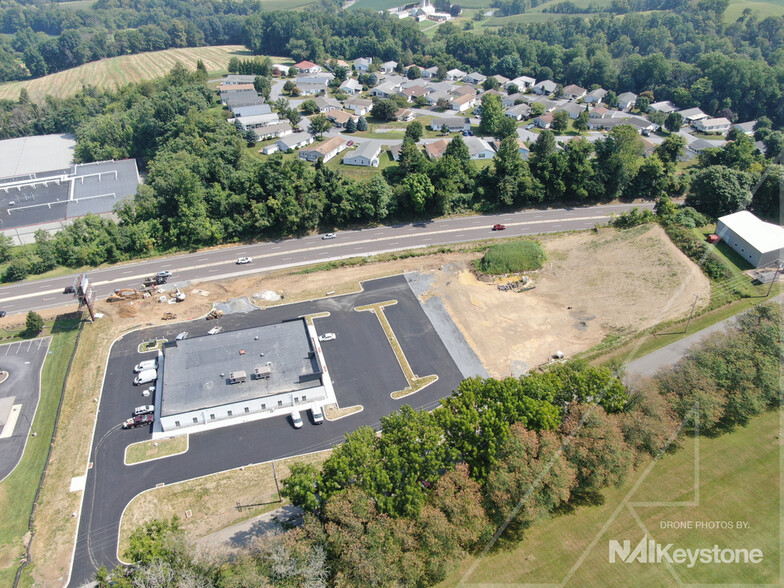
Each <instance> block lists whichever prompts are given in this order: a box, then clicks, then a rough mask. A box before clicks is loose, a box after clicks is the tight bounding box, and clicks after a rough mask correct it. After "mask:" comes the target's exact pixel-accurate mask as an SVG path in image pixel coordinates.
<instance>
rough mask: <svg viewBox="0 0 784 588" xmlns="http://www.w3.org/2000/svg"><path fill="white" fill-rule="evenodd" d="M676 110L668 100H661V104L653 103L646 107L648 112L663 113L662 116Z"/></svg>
mask: <svg viewBox="0 0 784 588" xmlns="http://www.w3.org/2000/svg"><path fill="white" fill-rule="evenodd" d="M676 110H678V107H677V106H675V104H673V103H672V102H670V101H669V100H662V101H661V102H654V103H653V104H651V105H650V106H648V112H663V113H664V114H670V113H671V112H675V111H676Z"/></svg>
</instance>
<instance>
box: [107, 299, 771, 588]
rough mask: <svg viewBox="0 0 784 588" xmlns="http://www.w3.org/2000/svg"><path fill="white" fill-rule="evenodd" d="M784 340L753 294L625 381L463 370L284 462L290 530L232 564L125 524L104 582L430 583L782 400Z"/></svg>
mask: <svg viewBox="0 0 784 588" xmlns="http://www.w3.org/2000/svg"><path fill="white" fill-rule="evenodd" d="M783 351H784V348H782V341H781V334H780V331H779V328H778V315H777V312H776V310H775V308H774V307H773V306H772V305H762V306H758V307H755V308H753V309H752V310H750V311H748V312H747V313H745V314H744V315H741V316H740V317H739V320H738V322H737V324H736V325H735V326H734V327H732V328H731V329H729V331H728V332H726V333H724V334H720V335H716V336H713V337H712V338H711V340H710V342H708V343H706V344H704V345H702V346H701V347H698V348H695V349H692V350H691V351H690V352H689V353H688V354H687V356H686V357H684V358H683V359H682V360H681V361H680V362H679V363H678V364H676V365H675V366H674V367H672V368H668V369H665V370H663V371H660V372H659V373H657V374H656V375H655V376H654V377H653V378H651V379H646V380H641V381H638V382H637V383H635V384H634V385H632V386H631V387H627V386H626V385H624V384H623V383H622V382H621V380H620V376H621V374H620V373H619V372H618V371H614V370H612V369H611V368H609V367H592V366H589V365H587V364H585V363H582V362H569V363H566V364H557V365H554V366H552V367H551V368H550V369H546V370H545V371H544V372H534V373H530V374H528V375H525V376H522V377H520V378H506V379H504V380H496V379H484V380H483V379H480V378H469V379H467V380H465V381H463V382H462V383H461V384H460V386H459V387H458V390H456V391H455V392H454V393H453V394H452V396H450V397H448V398H445V399H443V400H442V401H441V405H440V406H439V407H438V408H436V409H435V410H434V411H433V412H429V413H428V412H425V411H415V410H413V409H411V408H410V407H408V406H403V407H402V408H401V410H400V411H398V412H395V413H393V414H391V415H389V416H388V417H385V418H383V419H382V421H381V434H380V435H377V434H376V432H375V431H374V430H373V429H371V428H369V427H364V428H360V429H358V430H357V431H355V432H353V433H350V434H348V435H347V436H346V439H345V441H344V442H343V444H341V445H339V446H337V447H335V449H334V450H333V453H332V454H331V455H330V457H329V458H328V459H327V460H326V461H325V462H324V464H323V465H322V467H321V468H316V467H314V466H312V465H308V464H297V465H294V466H292V468H291V475H290V476H289V477H288V478H287V479H286V480H284V482H283V491H282V493H283V494H284V496H286V497H288V498H289V499H290V500H291V502H292V503H293V504H296V505H298V506H301V507H302V508H303V509H304V510H305V512H306V514H305V522H304V525H302V526H301V527H299V528H297V529H294V530H291V531H287V532H281V533H278V534H271V535H266V536H264V537H261V538H259V539H258V540H257V541H256V542H255V543H254V545H253V546H252V548H251V549H250V550H249V551H248V552H247V553H245V554H242V555H239V556H237V557H235V558H233V559H232V560H230V561H228V560H225V559H224V558H221V557H213V558H209V557H207V558H204V557H201V558H199V557H196V556H195V555H194V554H193V551H192V549H191V548H190V546H189V545H188V543H187V541H186V540H185V537H184V533H183V532H182V529H181V528H180V526H179V522H178V521H177V520H176V519H175V520H173V521H170V522H163V521H153V522H151V523H148V524H146V525H145V526H143V527H140V528H138V529H136V530H135V531H134V532H133V534H132V537H131V541H130V548H129V550H128V551H127V552H126V554H125V558H126V559H127V560H129V561H131V562H133V563H134V566H133V567H131V568H125V569H123V568H118V569H116V570H115V572H114V574H112V575H110V574H109V573H108V572H107V570H105V569H102V570H100V571H99V574H98V580H99V583H100V585H101V586H105V585H108V582H109V579H110V576H111V581H112V582H114V583H113V584H112V585H115V586H132V585H140V584H142V585H168V583H167V581H166V580H167V579H169V581H170V582H172V583H173V584H172V585H175V584H176V583H177V582H178V581H180V582H181V580H178V579H181V578H188V579H189V581H190V582H191V583H190V584H188V585H194V582H196V584H197V585H198V584H199V583H200V584H205V585H212V586H221V587H234V586H248V585H266V584H274V585H312V586H332V585H340V586H387V585H420V586H428V585H433V584H436V583H438V582H440V581H442V580H444V578H445V577H446V576H447V575H448V574H449V573H450V572H451V570H452V569H453V568H454V567H456V566H457V565H458V564H459V563H460V561H461V560H462V559H463V558H464V557H466V556H467V555H468V554H470V553H472V552H475V551H476V550H478V549H481V548H482V547H483V546H484V545H485V544H486V542H487V541H488V540H489V538H490V537H491V535H492V534H493V533H494V531H495V530H496V529H498V528H499V527H500V526H501V525H507V526H506V528H505V531H504V533H503V535H502V536H501V540H502V541H503V542H505V543H514V542H516V541H518V540H520V539H521V538H522V537H524V536H525V533H526V531H527V530H528V529H529V528H530V527H531V526H532V525H534V524H536V523H539V522H542V521H545V520H547V519H548V518H551V517H556V516H559V515H562V514H564V513H568V512H571V511H573V510H574V509H575V508H579V507H580V506H583V505H587V504H597V503H601V502H602V501H603V498H602V491H603V490H604V489H605V488H608V487H610V486H619V485H621V484H623V482H624V481H625V480H626V479H627V477H628V475H629V474H630V473H631V472H632V471H633V470H634V469H636V468H637V467H639V466H642V465H645V464H646V463H648V462H649V460H650V459H651V458H653V457H658V456H661V455H662V454H663V453H671V452H674V451H677V450H678V448H679V439H680V438H681V435H684V434H686V435H692V434H697V432H698V433H699V434H700V435H711V436H714V435H720V434H724V433H727V432H730V431H732V430H733V429H734V428H736V427H739V426H745V425H746V424H747V423H748V422H749V420H750V419H751V418H752V417H753V416H755V415H757V414H760V413H761V412H763V411H765V410H768V409H771V408H776V407H778V406H779V389H778V382H779V371H780V370H779V366H780V365H781V360H782V352H783ZM665 459H666V458H665ZM156 582H158V584H156ZM161 582H162V583H163V584H161ZM180 585H184V584H180Z"/></svg>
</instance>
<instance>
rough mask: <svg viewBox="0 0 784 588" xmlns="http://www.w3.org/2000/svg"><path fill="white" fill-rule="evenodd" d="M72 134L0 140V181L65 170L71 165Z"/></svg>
mask: <svg viewBox="0 0 784 588" xmlns="http://www.w3.org/2000/svg"><path fill="white" fill-rule="evenodd" d="M75 147H76V140H75V139H74V136H73V135H38V136H35V137H18V138H16V139H5V140H4V141H0V178H9V177H15V176H25V175H29V174H38V173H41V172H47V171H49V170H53V169H61V168H68V167H70V166H71V164H72V163H73V154H74V148H75Z"/></svg>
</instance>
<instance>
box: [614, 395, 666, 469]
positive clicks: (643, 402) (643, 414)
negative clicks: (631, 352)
mask: <svg viewBox="0 0 784 588" xmlns="http://www.w3.org/2000/svg"><path fill="white" fill-rule="evenodd" d="M678 424H679V422H678V420H677V419H676V418H675V413H674V412H673V411H672V409H671V408H670V406H669V405H668V404H667V401H666V399H665V398H664V397H663V396H662V395H661V394H659V390H658V388H657V387H656V384H655V383H654V382H653V381H651V380H645V381H643V382H640V383H639V384H638V385H637V386H636V388H635V390H634V391H633V392H632V394H631V395H630V397H629V402H628V403H627V404H626V406H625V407H624V409H623V412H622V413H621V416H620V425H621V431H622V432H623V437H624V439H625V440H626V443H627V444H628V445H629V446H630V447H632V448H633V449H634V450H635V451H637V452H638V453H640V454H645V453H647V454H648V455H650V456H651V457H656V455H657V454H658V453H659V452H660V451H663V450H664V449H665V448H669V449H674V448H675V447H676V446H677V444H676V443H674V442H675V440H676V439H675V437H676V434H677V431H678ZM668 445H669V447H668Z"/></svg>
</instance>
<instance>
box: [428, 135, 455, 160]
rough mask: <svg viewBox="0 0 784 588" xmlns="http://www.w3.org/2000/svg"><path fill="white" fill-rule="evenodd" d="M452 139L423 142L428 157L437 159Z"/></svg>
mask: <svg viewBox="0 0 784 588" xmlns="http://www.w3.org/2000/svg"><path fill="white" fill-rule="evenodd" d="M451 140H452V139H437V140H435V141H432V142H430V143H425V153H426V154H427V156H428V157H429V158H430V159H439V158H441V157H442V156H443V155H444V153H445V152H446V148H447V146H448V145H449V142H450V141H451Z"/></svg>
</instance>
